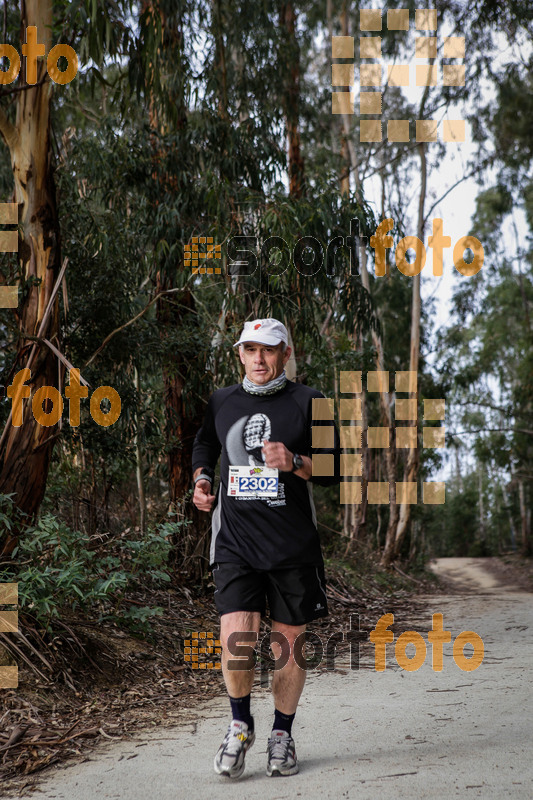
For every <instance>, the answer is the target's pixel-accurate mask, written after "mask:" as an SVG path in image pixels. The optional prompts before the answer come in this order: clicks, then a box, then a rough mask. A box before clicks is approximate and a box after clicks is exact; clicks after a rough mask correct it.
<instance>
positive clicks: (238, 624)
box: [220, 611, 261, 697]
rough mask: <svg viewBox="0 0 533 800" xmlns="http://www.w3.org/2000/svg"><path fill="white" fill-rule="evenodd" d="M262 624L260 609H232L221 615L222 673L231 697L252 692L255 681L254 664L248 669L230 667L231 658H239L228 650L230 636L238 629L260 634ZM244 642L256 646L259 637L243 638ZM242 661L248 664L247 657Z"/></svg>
mask: <svg viewBox="0 0 533 800" xmlns="http://www.w3.org/2000/svg"><path fill="white" fill-rule="evenodd" d="M260 624H261V614H260V612H259V611H232V612H230V613H229V614H222V616H221V617H220V644H221V646H222V674H223V676H224V681H225V683H226V689H227V691H228V694H229V696H230V697H244V695H247V694H250V692H251V691H252V686H253V682H254V665H253V664H251V668H250V666H248V669H229V668H228V661H229V660H232V661H233V660H237V659H236V657H235V656H232V655H231V653H230V652H229V650H228V638H229V636H230V635H231V634H232V633H235V632H238V631H252V632H253V633H257V636H259V627H260ZM240 642H241V640H239V639H237V642H236V643H237V644H240ZM242 644H246V645H248V646H249V647H252V648H255V646H256V644H257V638H256V639H255V641H245V640H242ZM233 649H235V648H233ZM242 661H243V666H244V665H245V664H246V658H243V659H242Z"/></svg>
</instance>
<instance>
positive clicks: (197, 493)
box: [192, 480, 215, 512]
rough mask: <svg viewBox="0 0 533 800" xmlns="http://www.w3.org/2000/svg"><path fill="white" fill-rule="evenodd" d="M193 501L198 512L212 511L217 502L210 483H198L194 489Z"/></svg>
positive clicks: (202, 481)
mask: <svg viewBox="0 0 533 800" xmlns="http://www.w3.org/2000/svg"><path fill="white" fill-rule="evenodd" d="M192 501H193V503H194V505H195V506H196V508H197V509H198V511H206V512H207V511H211V508H212V506H213V503H214V502H215V495H214V494H211V484H210V483H209V481H204V480H201V481H198V483H197V484H196V486H195V487H194V494H193V496H192Z"/></svg>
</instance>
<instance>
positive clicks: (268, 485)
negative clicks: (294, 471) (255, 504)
mask: <svg viewBox="0 0 533 800" xmlns="http://www.w3.org/2000/svg"><path fill="white" fill-rule="evenodd" d="M278 480H279V478H278V470H277V469H270V468H269V467H230V468H229V475H228V495H230V496H231V497H255V498H261V497H277V496H278Z"/></svg>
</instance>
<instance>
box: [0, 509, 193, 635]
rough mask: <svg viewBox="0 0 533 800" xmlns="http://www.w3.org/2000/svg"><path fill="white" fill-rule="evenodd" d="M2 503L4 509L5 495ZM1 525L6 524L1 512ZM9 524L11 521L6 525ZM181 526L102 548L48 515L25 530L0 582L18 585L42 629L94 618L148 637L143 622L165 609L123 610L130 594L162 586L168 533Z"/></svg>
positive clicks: (24, 606) (173, 525) (167, 525)
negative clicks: (74, 617) (62, 620)
mask: <svg viewBox="0 0 533 800" xmlns="http://www.w3.org/2000/svg"><path fill="white" fill-rule="evenodd" d="M0 500H1V501H2V503H1V506H0V508H1V507H2V506H5V505H6V500H5V495H2V496H1V498H0ZM0 514H1V519H2V521H5V520H6V519H8V517H7V516H6V514H5V512H2V511H0ZM8 521H9V520H8ZM183 524H185V523H181V522H173V523H170V522H166V523H164V524H163V525H161V526H158V527H157V528H155V529H150V530H148V531H147V533H146V534H145V535H144V536H143V537H142V539H141V538H133V537H130V538H126V534H123V535H122V537H120V538H118V539H117V540H111V541H110V542H108V543H107V544H106V545H103V546H102V545H97V546H96V547H95V543H94V541H92V540H91V538H90V537H89V536H88V535H86V534H84V533H81V532H80V531H75V530H72V529H71V528H69V527H68V526H67V525H66V524H65V523H64V522H62V521H61V520H60V519H58V518H57V517H55V516H53V515H52V514H49V513H47V514H44V515H43V516H42V517H41V518H40V519H39V520H38V522H37V523H36V524H35V525H31V526H29V527H28V528H27V529H26V531H25V532H24V535H23V536H21V538H20V540H19V543H18V545H17V547H16V549H15V551H14V557H15V561H14V563H13V565H10V567H9V569H8V570H5V572H4V574H3V575H1V576H0V580H15V581H17V582H18V584H19V600H20V605H21V607H22V610H23V611H27V612H28V613H29V614H30V615H31V616H33V617H34V618H35V619H36V620H37V621H38V623H39V625H41V626H43V627H44V628H46V629H50V628H51V627H53V620H54V619H55V618H58V617H60V616H61V614H62V613H64V612H65V611H67V612H76V611H82V612H83V613H84V614H87V615H90V616H92V615H95V614H96V615H97V621H101V620H103V619H108V620H114V621H115V622H117V623H118V624H121V625H126V626H127V627H131V628H133V629H134V630H141V631H144V632H147V621H148V620H149V619H150V618H151V617H152V616H154V615H160V614H162V613H163V610H162V609H161V608H160V607H158V606H156V607H149V606H140V607H139V606H130V607H129V608H128V607H127V598H128V595H129V594H130V593H131V592H132V591H134V590H139V589H140V590H145V589H147V588H150V587H159V586H164V585H165V584H166V583H168V582H169V581H170V575H169V574H168V571H167V562H168V557H169V553H170V550H171V544H170V541H169V534H171V533H172V532H176V531H177V530H178V529H179V528H180V527H181V526H182V525H183Z"/></svg>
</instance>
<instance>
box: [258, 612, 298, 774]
mask: <svg viewBox="0 0 533 800" xmlns="http://www.w3.org/2000/svg"><path fill="white" fill-rule="evenodd" d="M305 628H306V626H305V625H284V624H283V623H281V622H274V621H273V622H272V634H271V642H270V646H271V648H272V652H273V653H274V657H275V658H276V668H275V670H274V675H273V677H272V694H273V695H274V706H275V713H274V725H273V728H272V734H271V735H270V738H269V740H268V747H267V750H268V760H267V775H294V774H295V773H297V772H298V760H297V758H296V749H295V746H294V740H293V739H292V735H291V729H292V722H293V719H294V715H295V713H296V708H297V706H298V701H299V699H300V695H301V694H302V689H303V688H304V683H305V674H306V671H305V669H304V668H303V667H304V666H305V665H304V664H303V659H304V658H305V648H304V646H303V643H302V639H303V638H304V637H303V636H302V639H301V640H300V642H299V643H298V647H297V658H298V661H299V663H300V665H299V664H298V662H297V661H296V659H295V657H294V642H295V640H296V639H297V637H298V636H300V635H301V634H303V633H304V631H305ZM280 635H281V636H280ZM276 636H277V637H278V638H281V642H278V641H276ZM278 664H279V666H278Z"/></svg>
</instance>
